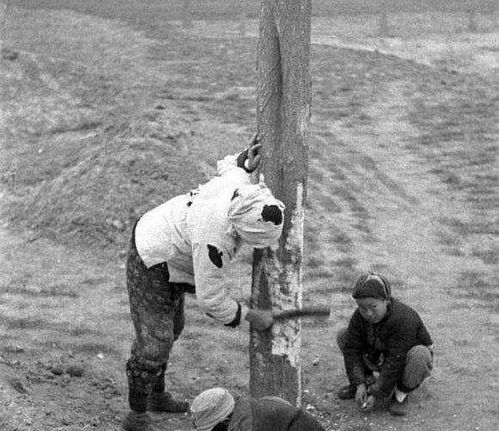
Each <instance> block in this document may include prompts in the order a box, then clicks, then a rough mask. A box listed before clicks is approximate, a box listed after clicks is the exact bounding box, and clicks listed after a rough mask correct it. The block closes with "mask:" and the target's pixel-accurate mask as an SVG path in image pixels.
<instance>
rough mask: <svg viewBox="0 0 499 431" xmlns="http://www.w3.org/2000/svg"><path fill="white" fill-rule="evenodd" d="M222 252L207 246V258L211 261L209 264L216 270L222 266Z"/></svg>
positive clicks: (212, 246)
mask: <svg viewBox="0 0 499 431" xmlns="http://www.w3.org/2000/svg"><path fill="white" fill-rule="evenodd" d="M222 256H223V252H221V251H220V250H219V249H218V248H216V247H215V246H214V245H211V244H208V257H209V258H210V260H211V263H213V265H215V266H216V267H217V268H221V267H222V266H223V261H222Z"/></svg>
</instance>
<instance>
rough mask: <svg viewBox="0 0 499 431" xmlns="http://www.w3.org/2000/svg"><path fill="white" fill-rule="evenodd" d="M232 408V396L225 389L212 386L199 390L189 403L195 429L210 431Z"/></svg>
mask: <svg viewBox="0 0 499 431" xmlns="http://www.w3.org/2000/svg"><path fill="white" fill-rule="evenodd" d="M233 409H234V397H233V396H232V395H231V394H230V392H229V391H228V390H227V389H224V388H213V389H208V390H207V391H204V392H201V393H200V394H199V395H198V396H197V397H196V398H194V401H193V402H192V404H191V414H192V422H193V424H194V428H195V429H196V430H197V431H210V430H211V429H212V428H213V427H214V426H215V425H217V424H218V423H220V422H222V421H223V420H224V419H225V418H226V417H227V416H229V415H230V414H231V413H232V410H233Z"/></svg>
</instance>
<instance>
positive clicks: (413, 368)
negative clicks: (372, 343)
mask: <svg viewBox="0 0 499 431" xmlns="http://www.w3.org/2000/svg"><path fill="white" fill-rule="evenodd" d="M347 336H348V333H347V329H346V328H344V329H341V330H340V331H339V332H338V335H337V338H336V340H337V343H338V347H339V348H340V350H341V351H343V348H344V346H345V343H346V337H347ZM363 359H364V366H365V373H366V376H369V375H372V373H373V371H378V368H379V367H378V366H376V364H373V363H372V362H370V361H369V360H368V357H367V355H363ZM432 369H433V356H432V354H431V352H430V350H429V349H428V347H426V346H423V345H418V346H414V347H413V348H412V349H410V350H409V351H408V352H407V356H406V361H405V367H404V371H403V373H402V376H401V377H400V379H399V381H398V382H397V386H398V388H399V389H400V390H401V391H403V392H411V391H412V390H414V389H416V388H417V387H418V386H419V385H420V384H421V383H423V380H424V379H426V378H427V377H428V376H429V375H430V373H431V370H432ZM373 380H374V379H373Z"/></svg>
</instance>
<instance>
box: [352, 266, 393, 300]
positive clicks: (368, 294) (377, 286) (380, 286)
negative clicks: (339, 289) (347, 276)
mask: <svg viewBox="0 0 499 431" xmlns="http://www.w3.org/2000/svg"><path fill="white" fill-rule="evenodd" d="M391 294H392V289H391V287H390V283H388V280H387V279H386V278H385V277H383V276H382V275H380V274H376V273H374V272H368V273H367V274H363V275H361V276H360V277H359V279H358V280H357V281H356V282H355V285H354V287H353V292H352V297H353V298H354V299H361V298H376V299H389V298H390V296H391Z"/></svg>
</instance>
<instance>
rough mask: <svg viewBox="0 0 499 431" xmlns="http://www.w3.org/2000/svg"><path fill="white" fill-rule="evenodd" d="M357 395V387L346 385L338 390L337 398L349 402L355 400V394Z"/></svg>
mask: <svg viewBox="0 0 499 431" xmlns="http://www.w3.org/2000/svg"><path fill="white" fill-rule="evenodd" d="M356 393H357V386H355V385H346V386H343V387H341V388H340V390H339V391H338V398H339V399H340V400H351V399H352V398H355V394H356Z"/></svg>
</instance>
